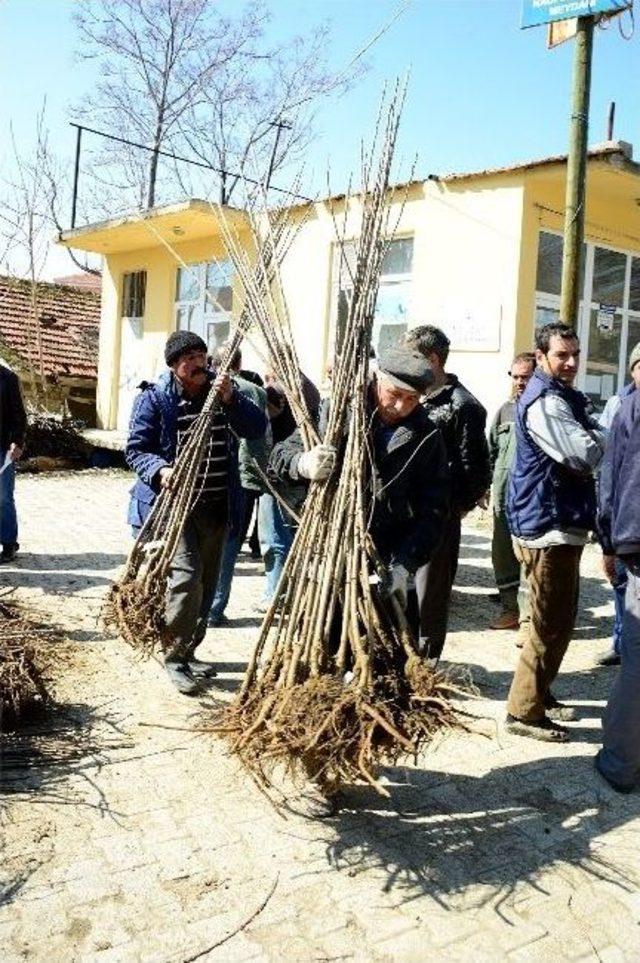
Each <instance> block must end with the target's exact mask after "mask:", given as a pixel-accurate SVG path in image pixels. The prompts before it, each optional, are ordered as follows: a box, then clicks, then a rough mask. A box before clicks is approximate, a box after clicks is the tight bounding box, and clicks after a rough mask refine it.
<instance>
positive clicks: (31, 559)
mask: <svg viewBox="0 0 640 963" xmlns="http://www.w3.org/2000/svg"><path fill="white" fill-rule="evenodd" d="M125 560H126V555H124V554H123V553H121V552H113V553H107V552H79V553H70V554H68V555H67V554H66V553H65V554H64V555H50V554H48V553H46V552H42V553H41V554H40V553H39V554H37V555H36V554H35V553H33V552H20V553H19V554H18V556H17V557H16V560H15V563H14V564H12V565H11V566H10V567H9V566H7V569H6V570H5V571H14V570H15V569H17V570H18V571H20V570H21V569H26V570H34V571H38V572H58V571H60V570H63V571H66V572H74V571H76V570H78V569H83V570H92V571H98V572H100V571H104V570H105V569H113V568H117V566H118V565H122V564H123V563H124V561H125Z"/></svg>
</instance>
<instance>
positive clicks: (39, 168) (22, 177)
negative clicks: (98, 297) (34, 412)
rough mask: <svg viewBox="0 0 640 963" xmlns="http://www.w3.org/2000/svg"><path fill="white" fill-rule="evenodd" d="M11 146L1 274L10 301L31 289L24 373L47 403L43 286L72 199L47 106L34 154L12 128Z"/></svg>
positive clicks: (1, 187)
mask: <svg viewBox="0 0 640 963" xmlns="http://www.w3.org/2000/svg"><path fill="white" fill-rule="evenodd" d="M8 141H9V144H10V146H11V156H10V158H8V162H7V163H6V165H5V170H6V171H7V173H5V174H4V176H3V177H2V178H1V179H0V270H2V271H3V272H4V273H5V274H6V275H8V276H9V277H10V278H11V279H12V281H11V283H9V285H8V286H5V291H6V292H7V295H9V294H10V293H11V291H12V290H13V288H14V284H15V286H20V287H21V288H23V286H24V284H25V283H28V285H29V312H28V315H27V316H26V317H25V319H24V322H25V332H26V354H27V361H28V365H27V366H26V367H25V366H24V363H23V368H24V372H23V373H24V375H25V376H26V377H27V378H28V379H29V384H30V389H31V392H32V394H33V396H34V397H36V398H38V397H40V398H42V399H43V400H44V401H45V402H46V399H47V381H46V377H45V370H44V357H43V346H42V328H41V324H40V314H41V306H40V300H41V299H40V294H41V280H42V275H43V273H44V271H45V268H46V263H47V259H48V256H49V253H50V250H51V244H52V241H53V237H54V230H57V231H58V232H59V231H60V230H61V225H60V214H59V211H60V207H61V205H62V204H63V203H64V202H65V201H66V199H68V183H67V181H66V178H65V173H64V168H63V165H62V164H61V163H60V162H59V161H58V160H57V159H56V157H55V155H54V153H53V151H52V149H51V147H50V142H49V133H48V130H47V126H46V103H43V105H42V108H41V110H40V112H39V113H38V115H37V117H36V125H35V139H34V146H33V148H32V149H31V150H30V151H27V150H23V149H20V148H19V147H18V144H17V142H16V139H15V136H14V133H13V129H12V128H10V136H9V139H8ZM68 253H69V255H70V257H71V260H72V261H73V263H74V264H75V265H76V267H78V268H80V270H82V271H86V272H88V273H91V274H99V273H100V272H99V270H97V269H96V268H94V267H92V266H91V265H90V264H89V263H88V262H86V261H82V260H80V258H78V257H77V256H76V255H75V253H74V252H73V251H70V250H69V251H68ZM0 310H2V304H1V302H0ZM5 353H6V346H5Z"/></svg>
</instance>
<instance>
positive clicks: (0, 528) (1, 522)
mask: <svg viewBox="0 0 640 963" xmlns="http://www.w3.org/2000/svg"><path fill="white" fill-rule="evenodd" d="M5 457H6V452H4V451H1V452H0V459H1V460H0V465H3V464H4V460H5ZM15 488H16V463H15V462H14V461H12V462H10V464H8V465H7V467H6V468H5V470H4V471H3V472H2V474H1V475H0V543H1V544H2V545H7V546H8V545H15V543H16V542H17V541H18V516H17V514H16V501H15Z"/></svg>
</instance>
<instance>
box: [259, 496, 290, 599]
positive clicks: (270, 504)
mask: <svg viewBox="0 0 640 963" xmlns="http://www.w3.org/2000/svg"><path fill="white" fill-rule="evenodd" d="M285 519H286V516H285V513H284V512H283V510H282V508H281V507H280V504H279V502H278V501H277V499H276V498H274V496H273V495H270V494H269V493H266V494H264V495H261V496H260V502H259V505H258V535H259V538H260V551H261V552H262V557H263V559H264V570H265V575H266V577H267V584H266V588H265V593H264V601H265V602H270V601H271V599H272V598H273V597H274V595H275V593H276V589H277V587H278V582H279V581H280V576H281V575H282V569H283V568H284V563H285V560H286V558H287V555H288V554H289V549H290V548H291V545H292V543H293V536H294V530H293V528H292V527H291V524H292V523H291V522H289V523H288V522H287V521H286V520H285Z"/></svg>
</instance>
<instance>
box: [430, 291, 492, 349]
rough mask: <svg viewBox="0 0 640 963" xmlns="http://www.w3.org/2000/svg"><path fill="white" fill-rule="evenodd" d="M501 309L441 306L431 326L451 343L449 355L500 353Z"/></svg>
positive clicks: (480, 305) (450, 304) (461, 304)
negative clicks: (454, 353) (452, 352)
mask: <svg viewBox="0 0 640 963" xmlns="http://www.w3.org/2000/svg"><path fill="white" fill-rule="evenodd" d="M501 322H502V306H501V305H499V304H493V305H482V304H474V305H470V304H465V303H453V302H447V303H446V304H443V306H442V308H441V310H440V312H439V313H438V317H437V320H436V321H435V322H434V323H435V324H437V326H438V327H440V328H442V330H443V331H444V333H445V334H446V335H447V337H448V338H449V340H450V341H451V350H452V351H499V350H500V328H501Z"/></svg>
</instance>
